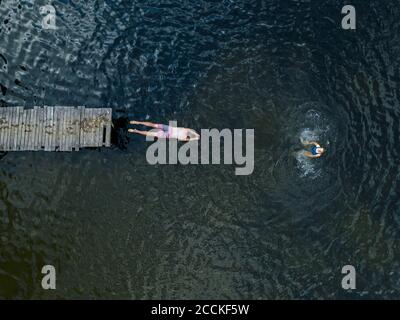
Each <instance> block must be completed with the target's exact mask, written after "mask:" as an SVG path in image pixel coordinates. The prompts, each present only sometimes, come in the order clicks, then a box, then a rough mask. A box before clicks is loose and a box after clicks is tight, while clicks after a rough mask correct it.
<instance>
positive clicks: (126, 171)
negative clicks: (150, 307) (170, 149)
mask: <svg viewBox="0 0 400 320" xmlns="http://www.w3.org/2000/svg"><path fill="white" fill-rule="evenodd" d="M44 4H47V2H45V1H16V0H1V1H0V106H1V107H4V106H11V107H12V106H17V105H20V106H32V105H86V106H89V107H96V106H102V107H112V108H113V111H114V116H115V117H119V116H130V117H136V118H138V119H145V118H150V119H151V120H153V121H156V122H167V121H168V120H177V121H178V123H179V124H182V125H184V126H189V127H193V128H194V129H197V130H199V129H200V128H219V129H222V128H254V129H255V170H254V173H253V174H252V175H250V176H246V177H239V176H235V175H234V168H233V166H229V165H219V166H218V165H209V166H206V165H204V166H200V165H199V166H195V165H193V166H174V165H164V166H150V165H148V164H147V163H146V160H145V151H146V143H145V142H144V141H143V139H142V138H140V137H131V138H130V143H129V145H128V148H127V149H126V150H119V149H117V148H115V149H110V150H102V151H101V152H96V151H81V152H78V153H74V154H61V153H57V154H56V153H54V154H53V153H28V152H27V153H10V154H7V155H6V156H4V157H2V159H1V169H0V243H1V245H0V297H1V298H36V299H43V298H44V299H46V298H128V299H130V298H132V299H145V298H151V299H163V298H170V299H178V298H180V299H186V298H193V299H196V298H197V299H207V298H220V299H224V298H247V299H262V298H280V299H282V298H374V297H380V298H384V297H387V298H399V293H398V289H397V288H398V286H399V285H400V274H399V267H400V260H399V256H400V255H399V253H400V248H399V245H398V243H399V241H398V240H399V229H400V201H399V194H398V190H399V187H400V185H399V184H400V172H399V169H398V159H399V151H398V145H399V142H400V141H399V137H400V132H399V113H400V108H399V96H400V87H399V83H400V81H399V80H400V74H399V70H400V69H399V59H400V58H399V57H400V39H399V37H400V32H399V31H400V28H399V23H400V22H399V20H398V16H399V14H400V9H399V7H398V6H396V5H395V3H394V2H393V4H388V3H385V5H384V6H381V2H378V1H369V2H368V4H366V3H365V1H361V0H354V1H353V2H352V4H353V5H354V6H355V7H356V8H357V17H358V20H357V31H356V32H353V31H344V30H342V29H341V28H340V19H341V14H340V12H341V8H342V7H343V6H344V5H345V4H347V3H346V2H345V1H341V0H339V1H327V0H326V1H325V0H323V1H322V0H321V1H318V3H317V2H316V1H315V3H314V1H313V3H310V1H300V0H299V1H277V0H265V1H253V0H246V1H244V0H243V1H230V0H222V1H211V0H199V1H181V0H163V1H161V0H151V1H149V0H146V1H145V0H140V1H136V0H135V1H123V0H121V1H68V0H65V1H54V2H53V5H54V7H55V9H56V12H57V17H56V26H57V29H56V30H45V29H43V28H42V25H41V21H42V19H43V16H42V15H41V14H40V7H41V6H42V5H44ZM300 138H303V139H314V138H315V139H318V140H319V141H321V143H322V144H323V145H324V146H325V147H326V148H327V154H326V156H324V157H323V158H322V159H318V160H315V161H312V160H310V159H305V158H304V157H301V155H300V154H299V150H301V149H302V148H303V147H302V145H301V142H300ZM44 264H53V265H54V266H55V267H56V269H57V270H58V274H57V290H55V291H50V292H49V291H44V290H42V289H41V286H40V282H41V276H42V275H41V273H40V271H41V267H42V266H43V265H44ZM346 264H352V265H354V266H355V267H356V269H357V272H358V273H359V274H360V275H362V276H361V277H358V278H357V279H358V280H357V288H358V290H357V291H355V292H351V293H349V292H345V291H344V290H342V289H341V288H340V282H341V276H342V275H341V273H340V270H341V267H342V266H343V265H346Z"/></svg>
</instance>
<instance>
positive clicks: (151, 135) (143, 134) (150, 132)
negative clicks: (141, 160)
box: [128, 129, 159, 137]
mask: <svg viewBox="0 0 400 320" xmlns="http://www.w3.org/2000/svg"><path fill="white" fill-rule="evenodd" d="M128 132H132V133H137V134H141V135H142V136H149V137H158V136H159V133H158V132H153V131H141V130H137V129H128Z"/></svg>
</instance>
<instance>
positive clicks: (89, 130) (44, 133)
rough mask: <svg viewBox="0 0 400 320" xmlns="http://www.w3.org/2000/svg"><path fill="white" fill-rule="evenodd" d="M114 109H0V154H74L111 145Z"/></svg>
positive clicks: (46, 107)
mask: <svg viewBox="0 0 400 320" xmlns="http://www.w3.org/2000/svg"><path fill="white" fill-rule="evenodd" d="M111 116H112V112H111V109H110V108H85V107H82V106H79V107H63V106H60V107H58V106H55V107H50V106H44V107H38V106H35V107H34V108H33V109H24V108H23V107H7V108H0V151H24V150H27V151H39V150H44V151H73V150H76V151H78V150H80V149H81V148H98V147H103V146H106V147H109V146H111V142H110V141H111V121H112V120H111Z"/></svg>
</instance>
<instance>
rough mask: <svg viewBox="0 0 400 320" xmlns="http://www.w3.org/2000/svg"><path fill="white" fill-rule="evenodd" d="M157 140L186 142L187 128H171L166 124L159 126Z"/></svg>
mask: <svg viewBox="0 0 400 320" xmlns="http://www.w3.org/2000/svg"><path fill="white" fill-rule="evenodd" d="M157 128H158V129H160V130H159V131H157V138H164V139H178V140H185V139H186V137H187V130H186V129H185V128H176V127H170V126H168V125H166V124H157Z"/></svg>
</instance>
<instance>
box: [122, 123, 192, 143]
mask: <svg viewBox="0 0 400 320" xmlns="http://www.w3.org/2000/svg"><path fill="white" fill-rule="evenodd" d="M129 123H130V124H141V125H144V126H146V127H151V128H154V129H156V130H154V129H153V130H150V131H142V130H137V129H128V132H131V133H137V134H141V135H143V136H149V137H156V138H164V139H177V140H179V141H193V140H199V139H200V135H199V134H198V133H197V132H196V131H194V130H193V129H189V128H181V127H173V126H169V125H165V124H159V123H152V122H148V121H135V120H132V121H130V122H129Z"/></svg>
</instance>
